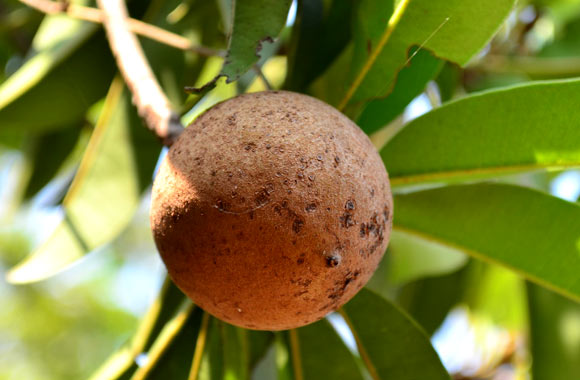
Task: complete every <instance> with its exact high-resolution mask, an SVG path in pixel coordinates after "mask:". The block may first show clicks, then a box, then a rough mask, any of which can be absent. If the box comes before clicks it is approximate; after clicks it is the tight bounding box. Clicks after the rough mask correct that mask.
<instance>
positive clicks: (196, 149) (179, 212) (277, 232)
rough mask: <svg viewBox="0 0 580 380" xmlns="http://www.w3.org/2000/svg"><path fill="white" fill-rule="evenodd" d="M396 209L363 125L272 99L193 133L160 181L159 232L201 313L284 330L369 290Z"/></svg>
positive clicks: (224, 106)
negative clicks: (368, 285)
mask: <svg viewBox="0 0 580 380" xmlns="http://www.w3.org/2000/svg"><path fill="white" fill-rule="evenodd" d="M392 205H393V200H392V195H391V190H390V185H389V179H388V175H387V172H386V170H385V167H384V165H383V163H382V160H381V159H380V157H379V155H378V154H377V152H376V150H375V148H374V147H373V145H372V144H371V142H370V140H369V139H368V138H367V136H366V135H365V134H364V133H363V132H362V131H361V130H360V129H359V128H358V127H357V126H356V125H355V124H354V123H353V122H352V121H350V120H349V119H348V118H347V117H346V116H344V115H343V114H341V113H340V112H339V111H337V110H336V109H334V108H332V107H331V106H329V105H327V104H325V103H323V102H321V101H319V100H317V99H314V98H311V97H309V96H305V95H301V94H297V93H292V92H285V91H270V92H262V93H252V94H245V95H240V96H238V97H235V98H233V99H230V100H227V101H225V102H223V103H220V104H218V105H216V106H214V107H213V108H211V109H210V110H208V111H207V112H205V113H204V114H202V115H201V116H199V117H198V118H197V119H196V120H195V122H194V123H193V124H192V125H191V126H190V127H188V128H186V130H185V131H184V132H183V133H182V134H181V136H180V137H179V138H178V140H177V141H176V143H175V144H173V146H172V147H171V149H170V150H169V153H168V155H167V156H166V157H165V159H164V161H163V162H162V164H161V166H160V169H159V173H158V174H157V177H156V179H155V183H154V185H153V195H152V206H151V227H152V231H153V235H154V238H155V242H156V244H157V247H158V249H159V252H160V254H161V257H162V259H163V261H164V262H165V265H166V266H167V269H168V271H169V274H170V276H171V277H172V279H173V280H174V282H175V283H176V285H177V286H178V287H179V288H181V290H183V291H184V292H185V293H186V294H187V295H188V296H189V297H190V298H191V299H192V300H193V302H194V303H196V304H197V305H199V306H200V307H202V308H203V309H204V310H206V311H207V312H209V313H210V314H212V315H214V316H216V317H218V318H220V319H222V320H224V321H227V322H229V323H231V324H234V325H237V326H241V327H245V328H250V329H259V330H283V329H290V328H295V327H299V326H303V325H306V324H308V323H311V322H314V321H316V320H318V319H321V318H323V317H324V316H325V315H327V314H328V313H329V312H331V311H333V310H336V309H337V308H339V307H340V306H341V305H343V304H344V303H345V302H347V301H348V300H349V299H350V298H352V297H353V296H354V295H355V294H356V292H357V291H358V290H360V288H362V287H363V286H364V285H365V283H366V282H367V281H368V280H369V278H370V277H371V275H372V274H373V272H374V271H375V269H376V267H377V265H378V264H379V262H380V260H381V258H382V256H383V254H384V251H385V249H386V247H387V244H388V241H389V236H390V232H391V227H392V217H393V207H392Z"/></svg>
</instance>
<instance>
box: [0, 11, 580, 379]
mask: <svg viewBox="0 0 580 380" xmlns="http://www.w3.org/2000/svg"><path fill="white" fill-rule="evenodd" d="M73 3H76V4H85V5H89V6H95V4H94V3H93V2H91V1H84V0H79V1H73ZM129 5H130V12H131V16H132V17H134V18H137V19H140V20H142V21H144V22H147V23H150V24H154V25H156V26H159V27H161V28H163V29H166V30H168V31H171V32H173V33H177V34H180V35H182V36H185V37H186V38H188V39H189V40H190V41H192V42H193V43H195V44H202V45H204V46H207V47H210V48H212V49H215V50H216V51H221V50H223V51H226V52H227V53H226V54H225V56H224V57H221V56H212V57H206V56H202V55H199V54H197V53H196V52H195V51H180V50H177V49H175V48H173V47H170V46H165V45H163V44H161V43H159V42H157V41H151V40H145V39H141V42H142V45H143V47H144V51H145V54H146V56H147V58H148V60H149V62H150V64H151V66H152V69H153V71H154V73H155V75H156V76H157V79H158V80H159V82H160V83H161V85H162V87H163V89H164V91H165V92H166V93H167V94H168V96H169V98H170V99H171V102H172V103H173V105H174V107H175V108H176V109H179V110H181V112H182V116H183V120H184V121H188V122H189V121H191V120H192V119H193V118H195V117H196V116H197V115H199V113H200V112H202V111H203V110H204V109H207V108H208V107H210V106H211V105H213V104H215V103H216V102H218V101H221V100H224V99H226V98H228V97H231V96H234V95H235V94H236V93H240V92H246V91H258V90H264V89H266V88H267V85H266V83H265V80H264V78H261V76H260V75H257V74H263V75H264V76H265V77H266V78H267V79H268V80H269V82H270V84H271V85H272V86H273V87H274V88H279V89H287V90H294V91H300V92H304V93H308V94H310V95H313V96H316V97H318V98H320V99H322V100H324V101H326V102H328V103H330V104H332V105H334V106H335V107H338V108H339V109H340V110H341V111H343V112H344V113H345V114H346V115H347V116H349V117H350V118H351V119H353V120H355V121H356V122H357V123H358V124H359V125H360V126H361V128H362V129H363V130H364V131H365V132H366V133H367V134H369V136H370V137H371V140H372V141H373V142H374V143H375V145H376V147H377V149H378V150H379V152H380V155H381V157H382V158H383V161H384V163H385V166H386V167H387V170H388V171H389V174H390V177H391V181H392V186H393V190H394V192H395V219H394V231H393V236H392V241H391V244H390V246H389V249H388V252H387V254H386V255H385V259H384V260H383V262H382V263H381V266H380V267H379V268H378V270H377V272H376V273H375V276H374V277H373V279H372V280H371V281H370V283H369V284H368V286H367V289H363V290H362V291H361V292H360V293H359V294H358V295H357V296H356V297H355V298H354V299H353V300H352V301H351V302H349V303H348V304H347V305H345V307H344V308H343V309H341V310H339V312H338V314H333V315H331V316H329V318H327V319H324V320H322V321H319V322H317V323H314V324H312V325H310V326H306V327H303V328H300V329H296V330H291V331H284V332H277V333H272V332H264V331H250V330H244V329H240V328H236V327H233V326H231V325H228V324H226V323H224V322H222V321H219V320H217V319H215V318H213V317H211V316H209V315H208V314H207V313H205V312H204V311H203V310H201V309H200V308H198V307H196V305H193V304H191V302H190V301H189V300H188V299H186V297H185V296H184V295H183V294H182V293H181V292H180V291H179V290H178V289H177V288H176V287H175V286H174V285H173V284H172V283H171V281H170V280H168V279H166V280H165V282H164V285H163V286H162V287H161V290H160V291H159V295H158V296H157V298H156V300H155V301H154V302H153V303H152V304H151V306H150V307H149V310H148V311H147V312H146V313H145V314H144V315H143V310H142V307H141V308H140V309H139V308H138V309H139V310H137V311H135V310H133V309H131V308H128V307H126V306H124V304H123V302H115V301H114V300H117V301H118V298H116V297H119V295H123V296H124V297H128V298H131V299H133V301H134V300H135V299H138V298H139V294H141V297H143V294H144V293H146V290H145V289H141V288H140V285H139V282H137V284H135V283H133V284H131V282H130V281H131V277H130V276H129V277H123V276H125V275H126V273H127V272H125V269H124V268H135V266H138V265H140V264H139V262H141V261H147V260H153V262H155V263H158V259H157V258H156V257H155V256H153V255H154V252H153V251H154V247H153V244H152V241H151V237H150V236H149V235H148V234H149V231H148V222H147V216H146V214H147V212H146V210H144V208H143V207H140V205H143V204H144V202H143V201H145V202H147V200H148V198H147V197H148V189H149V186H150V184H151V180H152V177H153V172H154V167H155V163H156V162H157V160H158V158H159V154H160V151H161V146H160V145H159V143H158V141H156V140H155V138H154V137H153V136H152V135H151V134H150V133H149V132H148V131H147V130H146V129H145V128H144V126H143V125H142V122H141V120H140V119H139V117H138V115H137V112H136V109H135V108H134V106H133V105H132V104H131V94H130V93H129V91H128V89H127V88H126V87H125V86H124V84H123V82H122V79H121V78H120V76H118V75H117V74H116V69H115V60H114V57H113V56H112V54H111V53H110V50H109V48H108V45H107V40H106V37H105V33H104V32H103V31H102V29H101V27H100V26H98V25H96V24H91V23H87V22H84V21H79V20H75V19H71V18H70V17H68V16H66V15H49V16H44V17H42V16H41V15H40V14H39V13H38V12H36V11H34V10H32V9H30V8H27V7H26V6H24V5H22V4H21V3H20V2H18V1H16V0H7V1H4V2H2V4H0V63H1V64H2V67H3V68H4V70H3V71H2V72H1V73H0V180H2V181H3V182H2V183H3V186H2V187H3V189H2V190H1V191H0V199H1V200H2V202H0V205H1V206H2V207H0V212H1V213H2V214H1V220H2V225H1V226H0V269H1V271H2V272H3V273H4V275H5V278H6V279H7V280H8V282H6V283H4V282H2V283H0V299H1V300H2V303H3V304H4V305H8V306H7V307H3V308H2V311H1V312H0V321H1V323H2V327H1V328H0V339H1V341H2V344H0V378H6V379H15V378H30V379H35V378H39V379H40V378H71V379H77V378H83V377H91V376H92V378H93V379H102V380H109V379H164V378H174V379H181V378H183V379H185V378H190V379H214V380H215V379H244V380H245V379H256V380H259V379H274V378H278V379H296V380H302V379H320V378H332V379H367V378H372V379H388V378H396V379H401V380H405V379H439V378H441V379H449V378H450V375H453V376H458V377H459V376H463V377H462V378H469V377H470V376H471V377H472V378H486V379H492V378H494V377H493V376H495V375H497V376H498V377H497V378H499V376H500V375H501V373H502V371H505V370H506V366H507V367H508V370H509V371H510V374H512V378H524V377H525V376H526V372H529V373H528V374H531V375H532V376H533V378H534V379H548V378H549V379H574V378H580V367H579V363H580V360H579V358H580V333H579V331H580V305H579V304H578V301H579V300H580V254H579V252H580V232H578V231H580V207H579V206H578V205H577V203H576V200H577V198H578V195H579V194H580V181H579V180H578V177H580V176H578V175H577V174H578V172H577V171H576V169H577V168H578V167H579V166H580V150H579V146H580V135H579V134H578V131H577V124H578V120H579V119H580V114H579V112H578V107H577V104H576V99H577V98H578V94H579V92H580V82H579V81H580V79H578V78H580V70H579V69H578V68H579V67H580V64H579V63H580V55H579V54H580V50H579V49H578V46H579V43H580V27H579V25H580V1H578V0H542V1H539V0H521V1H518V2H516V1H515V0H490V1H485V2H483V1H476V0H398V1H395V0H361V1H355V0H298V1H297V3H296V4H295V7H291V1H289V0H284V1H267V0H211V1H210V0H170V1H161V0H149V1H131V2H129ZM289 9H291V10H294V11H295V12H296V15H295V18H294V17H293V16H292V17H290V18H289V19H288V23H287V15H288V12H289ZM291 12H292V11H291ZM291 14H292V13H291ZM221 77H226V78H227V79H226V80H220V78H221ZM577 77H578V78H577ZM212 78H213V79H212ZM232 82H233V83H232ZM186 87H188V88H193V87H197V88H200V87H203V88H204V91H202V93H201V94H197V95H187V93H186V91H184V89H185V88H186ZM418 104H423V106H424V107H425V108H427V111H428V112H426V113H425V114H424V115H422V116H419V117H415V116H416V115H412V114H413V113H417V110H418V108H419V106H418ZM14 162H16V164H15V163H14ZM567 175H577V177H576V182H574V183H572V185H569V186H572V187H574V188H575V189H577V191H576V194H575V196H573V197H569V198H568V199H566V200H563V199H559V198H557V197H556V196H555V195H557V194H558V193H560V192H561V191H560V190H562V189H561V188H557V187H555V184H557V183H560V182H559V181H560V180H561V179H562V178H568V177H564V176H567ZM9 180H11V181H12V183H11V184H10V185H8V183H9ZM558 189H560V190H558ZM568 190H569V189H568ZM572 190H573V189H572ZM46 210H52V211H51V212H53V214H54V212H57V213H58V215H59V216H60V218H59V221H58V223H53V222H54V217H51V219H46V215H45V214H43V213H46ZM55 210H56V211H55ZM46 220H50V223H49V222H46ZM45 224H46V225H50V224H55V225H56V228H52V227H47V226H45ZM37 243H40V244H37ZM33 246H34V248H33V249H30V248H31V247H33ZM91 252H94V254H92V255H89V256H87V254H89V253H91ZM27 253H28V255H27ZM24 256H26V257H24ZM81 258H82V260H80V259H81ZM98 260H101V261H98ZM79 261H80V262H81V263H80V264H79V265H76V266H74V267H73V268H70V267H71V266H72V264H73V263H77V262H79ZM99 263H100V264H99ZM69 268H70V269H69ZM91 268H93V269H91ZM95 268H96V269H95ZM133 270H134V269H133ZM129 272H131V270H129ZM158 272H159V271H157V272H155V271H154V270H153V271H152V270H151V269H149V272H147V273H148V275H147V278H146V281H144V282H143V280H141V282H140V284H143V283H148V284H149V285H148V288H147V289H149V290H148V291H153V289H154V288H155V287H156V286H157V284H158V283H160V282H162V279H161V277H162V275H160V274H159V273H158ZM152 273H155V275H152ZM75 276H76V277H75ZM71 278H72V280H71ZM121 278H125V280H121ZM127 278H129V280H127ZM153 278H155V280H153ZM40 280H43V282H37V281H40ZM118 281H124V282H122V283H123V284H124V286H123V287H119V286H116V285H115V284H117V282H118ZM16 283H19V284H20V285H15V284H16ZM71 284H72V285H71ZM128 284H129V285H128ZM145 295H146V296H145V299H146V298H148V297H149V293H146V294H145ZM141 299H143V298H141ZM146 302H147V301H142V302H141V303H140V305H141V306H142V305H143V304H145V303H146ZM458 305H461V306H462V307H463V308H464V309H466V310H469V315H470V316H471V317H472V324H473V326H474V328H480V329H481V330H484V328H483V327H482V326H489V325H492V326H494V328H495V329H496V330H497V328H501V329H502V330H501V331H503V332H507V333H506V334H507V336H509V344H505V345H503V346H501V345H500V344H499V343H497V342H496V345H495V346H494V348H493V349H492V351H493V352H494V355H488V356H486V360H485V361H483V362H481V361H482V360H483V359H482V360H480V363H479V366H478V367H477V368H475V369H474V368H470V367H469V363H467V364H465V363H464V364H463V367H461V366H459V367H457V366H456V367H453V366H452V365H451V364H449V362H448V361H446V357H445V351H444V350H442V349H441V348H440V346H438V345H437V344H436V343H437V342H438V341H439V340H438V339H439V338H438V337H439V336H440V335H441V334H444V333H445V332H446V331H449V330H450V328H449V326H447V323H448V322H447V321H448V320H449V319H448V320H445V318H446V316H450V317H451V316H453V315H454V312H453V310H455V311H456V310H464V309H454V308H455V307H457V306H458ZM450 312H451V313H450ZM137 317H139V318H140V320H141V321H140V322H139V323H138V326H137V324H136V320H137V319H138V318H137ZM477 321H485V322H477ZM442 326H443V327H442ZM438 329H439V330H438ZM494 331H495V330H494ZM349 334H351V335H349ZM349 337H350V338H349ZM349 339H351V340H352V341H351V340H349ZM5 342H6V343H5ZM5 347H8V348H5ZM12 348H15V349H14V350H12ZM435 349H437V350H438V351H437V352H436V350H435ZM8 350H11V351H10V354H6V352H8ZM111 351H116V352H114V353H113V354H110V353H111ZM437 353H439V356H438V355H437ZM109 354H110V356H108V355H109ZM107 356H108V359H107ZM482 356H485V355H482ZM11 365H12V367H11ZM518 376H519V377H518Z"/></svg>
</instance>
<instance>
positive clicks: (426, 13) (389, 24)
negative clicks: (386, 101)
mask: <svg viewBox="0 0 580 380" xmlns="http://www.w3.org/2000/svg"><path fill="white" fill-rule="evenodd" d="M514 3H515V1H514V0H509V1H506V0H493V1H486V2H481V1H465V0H446V1H433V0H403V1H399V2H398V4H397V8H396V9H395V11H392V9H393V8H392V3H391V2H385V1H381V0H367V1H365V2H363V4H362V6H361V7H360V8H359V14H358V19H359V20H361V21H362V22H361V23H359V24H358V25H364V27H365V28H364V29H361V26H358V27H357V31H355V35H356V33H359V32H362V35H360V36H359V37H358V38H355V48H354V55H353V66H352V72H351V75H350V78H349V79H348V80H347V81H346V84H347V85H346V86H345V89H346V91H345V92H344V94H346V95H345V96H344V97H343V98H342V99H341V100H340V102H338V103H337V104H340V106H341V108H343V107H344V106H346V105H347V104H349V103H355V104H356V103H360V102H364V101H368V100H370V99H373V98H377V97H384V96H386V95H387V94H388V93H389V92H390V91H391V89H392V87H393V84H394V81H395V78H396V75H397V73H398V72H399V71H400V70H401V69H402V68H403V66H404V65H405V64H406V62H407V60H408V59H409V57H410V54H409V53H410V50H411V47H413V46H422V47H423V48H425V49H428V50H430V51H432V52H433V53H434V54H435V55H436V56H438V57H441V58H444V59H446V60H449V61H452V62H456V63H459V64H461V65H464V64H466V63H467V62H468V61H469V60H470V59H471V58H472V57H473V56H474V55H475V54H476V53H477V52H478V51H479V50H480V49H481V48H482V47H483V46H484V45H485V44H486V43H487V42H488V41H489V40H490V39H491V37H492V36H493V35H494V34H495V32H496V31H497V29H498V28H499V26H500V25H501V23H502V22H503V20H504V19H505V18H506V17H507V16H508V14H509V12H510V11H511V10H512V8H513V6H514ZM391 13H392V14H393V16H392V17H391Z"/></svg>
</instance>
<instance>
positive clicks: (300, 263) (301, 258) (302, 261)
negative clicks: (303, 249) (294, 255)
mask: <svg viewBox="0 0 580 380" xmlns="http://www.w3.org/2000/svg"><path fill="white" fill-rule="evenodd" d="M296 264H298V265H302V264H304V257H300V258H299V259H298V260H296Z"/></svg>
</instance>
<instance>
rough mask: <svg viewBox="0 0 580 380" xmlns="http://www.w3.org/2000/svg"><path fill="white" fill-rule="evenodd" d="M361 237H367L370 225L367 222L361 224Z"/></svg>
mask: <svg viewBox="0 0 580 380" xmlns="http://www.w3.org/2000/svg"><path fill="white" fill-rule="evenodd" d="M359 234H360V237H366V236H367V234H368V227H367V225H366V223H361V225H360V233H359Z"/></svg>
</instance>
